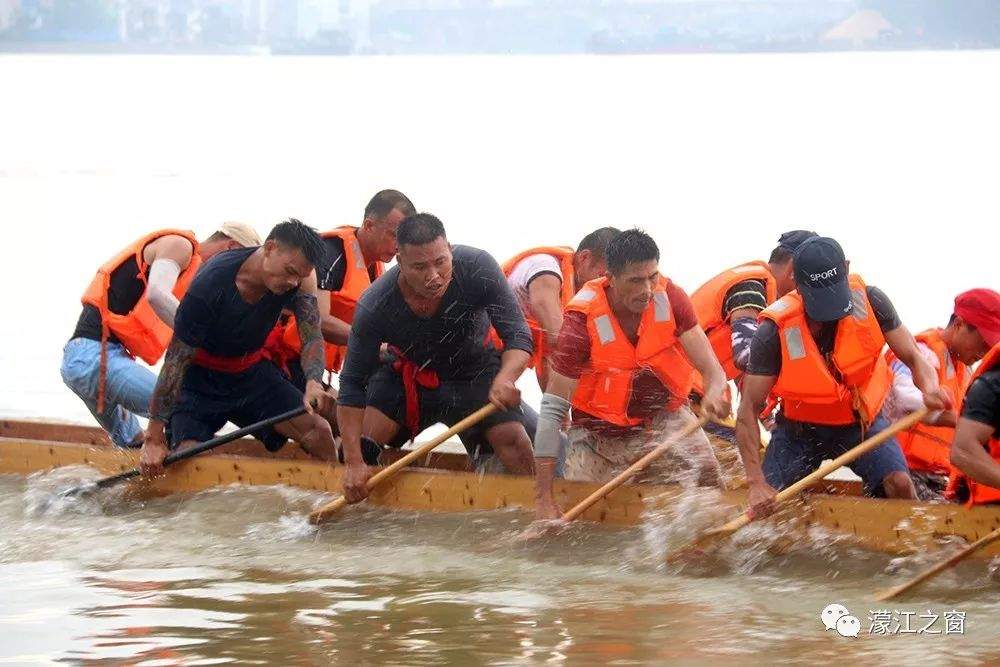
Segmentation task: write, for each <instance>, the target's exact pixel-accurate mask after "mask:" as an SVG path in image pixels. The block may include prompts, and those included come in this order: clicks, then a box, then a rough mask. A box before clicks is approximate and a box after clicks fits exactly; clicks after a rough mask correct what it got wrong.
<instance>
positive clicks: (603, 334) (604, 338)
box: [594, 315, 615, 345]
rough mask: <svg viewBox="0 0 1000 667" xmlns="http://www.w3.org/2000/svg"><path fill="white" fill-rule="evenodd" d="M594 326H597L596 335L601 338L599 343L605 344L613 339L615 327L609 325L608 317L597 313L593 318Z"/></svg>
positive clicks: (609, 319)
mask: <svg viewBox="0 0 1000 667" xmlns="http://www.w3.org/2000/svg"><path fill="white" fill-rule="evenodd" d="M594 326H595V327H597V336H598V338H600V339H601V345H607V344H608V343H611V342H613V341H614V340H615V328H614V327H613V326H612V325H611V318H610V317H608V316H607V315H599V316H598V317H596V318H594Z"/></svg>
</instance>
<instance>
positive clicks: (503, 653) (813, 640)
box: [0, 470, 1000, 664]
mask: <svg viewBox="0 0 1000 667" xmlns="http://www.w3.org/2000/svg"><path fill="white" fill-rule="evenodd" d="M78 477H79V471H78V470H72V471H60V472H56V473H50V474H48V475H35V476H33V477H31V478H30V479H28V480H25V479H23V478H18V477H12V476H3V477H0V521H2V525H3V532H2V535H0V590H3V591H4V595H3V596H2V597H0V637H2V640H0V659H2V660H4V661H6V662H9V663H15V664H21V663H24V664H27V663H33V662H38V663H45V662H48V661H52V660H63V661H70V662H87V663H92V662H95V661H102V660H103V661H112V662H113V661H117V660H127V661H129V662H131V663H139V664H176V663H178V662H180V663H185V664H215V663H222V662H228V661H240V662H244V661H260V662H279V661H280V662H288V663H290V664H317V663H323V662H329V661H335V662H337V663H339V664H356V663H363V662H380V663H386V664H442V663H445V662H451V663H458V664H513V663H522V662H526V661H527V662H536V663H543V662H545V663H552V662H563V661H565V662H569V663H571V664H581V663H595V664H596V663H611V664H639V663H650V662H663V661H674V660H676V661H681V662H685V663H689V664H695V663H700V662H703V661H704V660H713V661H718V662H721V663H725V664H746V663H749V662H757V661H759V660H760V659H761V656H762V655H763V656H766V657H767V659H768V660H769V661H771V662H775V663H783V662H792V661H797V660H803V659H804V660H807V661H810V662H814V663H816V664H818V663H819V662H821V661H822V662H828V661H831V660H834V659H836V660H838V661H843V660H848V659H854V658H861V657H862V656H864V657H865V658H866V659H871V658H872V657H873V656H877V657H878V658H879V659H885V660H890V661H892V662H894V663H895V662H902V661H908V660H917V659H919V660H921V661H924V660H926V659H928V658H929V659H932V660H934V661H941V662H948V663H950V664H977V663H980V662H981V661H986V662H990V661H991V658H993V659H995V658H996V657H997V656H998V655H1000V653H998V647H997V634H996V628H997V625H996V614H997V613H998V612H1000V604H998V603H997V602H996V591H997V588H996V586H997V584H996V583H995V582H992V581H991V580H990V579H989V578H988V576H987V568H986V566H985V565H984V564H983V563H973V564H970V565H967V566H965V567H963V568H961V569H960V571H959V572H958V573H957V574H948V575H946V576H944V577H942V578H941V579H940V580H939V581H938V582H936V583H934V584H933V585H931V586H930V587H928V588H927V589H926V590H925V591H924V592H923V593H922V594H921V595H919V596H917V597H913V598H910V599H908V600H906V601H905V602H898V603H896V604H895V609H898V610H910V611H913V612H916V613H923V612H924V611H925V610H933V611H936V612H937V613H938V614H942V613H943V612H944V611H950V610H952V609H956V610H961V611H965V612H966V613H967V620H966V628H965V634H962V635H958V634H951V635H944V634H941V635H907V636H902V635H899V636H894V637H873V636H869V635H867V634H866V633H867V628H868V620H867V615H868V610H869V609H877V608H879V607H878V606H877V605H876V604H875V603H874V602H873V601H872V591H873V589H874V588H876V587H881V586H882V585H885V584H887V583H889V582H890V581H896V580H897V579H896V578H894V577H895V576H902V575H890V574H887V572H889V571H894V570H895V569H896V566H898V565H899V564H898V563H891V562H890V561H889V560H888V559H887V558H885V557H883V556H877V555H873V554H867V553H864V552H860V551H858V550H856V549H854V548H852V547H851V545H850V543H849V542H846V541H844V540H843V539H840V538H838V539H834V538H832V537H831V536H825V535H820V534H815V535H813V541H812V542H810V543H809V544H808V545H805V544H803V545H799V547H800V548H799V549H796V550H795V551H794V552H793V553H790V554H784V555H772V554H770V553H768V552H767V550H766V549H765V548H764V547H763V546H762V545H765V544H770V543H773V542H774V539H775V538H776V537H777V536H778V535H777V529H774V528H759V529H755V531H756V532H748V533H747V534H745V535H742V536H740V540H739V548H729V549H727V550H726V551H725V552H723V553H722V554H720V556H719V557H718V558H717V559H716V560H717V561H718V562H715V563H713V564H712V565H711V566H705V565H700V566H696V567H692V566H685V567H683V568H681V569H680V570H679V571H678V570H671V571H667V570H665V568H664V567H663V566H662V565H661V556H662V554H663V553H664V551H665V548H666V547H667V546H668V544H674V545H676V540H674V539H673V536H674V533H676V531H677V529H678V524H677V523H671V522H678V521H679V522H680V524H685V523H686V522H688V519H685V517H684V516H680V517H678V516H677V515H676V514H674V513H669V514H664V515H663V516H654V517H652V518H651V519H650V521H649V522H648V523H647V524H646V525H645V526H644V527H643V528H636V529H630V530H613V529H608V528H597V527H594V526H587V525H583V524H581V525H579V526H575V527H573V528H572V529H571V530H568V531H567V532H566V533H563V534H561V535H557V536H550V537H547V538H545V539H544V540H542V541H541V542H539V543H535V544H527V545H525V544H520V543H517V542H515V541H514V540H513V537H514V536H515V535H516V533H517V531H518V530H520V529H521V528H523V527H524V526H525V525H526V522H527V519H526V517H525V515H522V514H521V513H518V512H488V513H482V514H463V515H426V514H414V513H406V512H391V511H387V510H383V509H376V508H366V509H362V508H354V509H352V510H351V511H349V512H348V513H347V514H346V515H345V516H344V517H342V518H341V519H340V520H339V521H337V522H335V523H332V524H329V525H327V526H324V527H323V528H322V529H318V530H317V529H313V528H312V527H310V526H309V525H308V524H307V522H306V519H305V517H306V514H307V513H308V511H309V509H310V508H311V507H312V506H313V505H315V504H316V503H317V502H318V501H319V500H320V499H321V496H319V495H317V494H313V493H306V492H302V491H298V490H294V489H288V488H280V487H268V488H236V487H230V488H224V489H219V490H214V491H208V492H203V493H199V494H196V495H177V496H171V497H167V498H159V499H150V500H145V501H143V500H138V499H135V498H127V497H125V496H123V494H122V493H121V492H120V491H111V492H109V493H108V494H106V495H105V496H102V497H92V498H90V499H86V500H83V501H78V502H74V503H69V504H62V505H58V504H49V503H47V502H46V501H47V500H48V499H49V498H50V497H51V493H52V492H53V491H54V490H56V489H59V488H63V487H64V486H65V485H66V484H67V483H68V481H69V480H71V479H76V478H78ZM711 500H712V499H711V497H710V496H705V497H704V498H703V501H702V502H703V504H704V505H705V508H703V512H702V514H703V516H702V517H701V518H702V519H705V518H706V517H708V516H709V515H711V514H712V511H711V509H710V507H709V506H710V504H711ZM684 514H685V515H687V514H688V513H687V512H684ZM923 564H925V560H923V559H910V561H909V562H904V563H902V571H903V572H912V571H913V570H914V569H916V568H917V567H918V566H919V565H923ZM834 601H836V602H840V603H842V604H845V605H846V606H847V607H848V608H849V609H851V610H852V611H853V612H854V613H855V614H856V615H858V616H859V617H860V618H862V619H863V621H864V623H865V628H864V632H863V634H862V636H861V637H860V638H858V639H845V638H842V637H840V636H838V635H836V634H835V633H833V632H831V631H824V629H823V626H822V624H821V622H820V620H819V613H820V611H821V610H822V608H823V607H825V606H826V605H827V604H829V603H830V602H834ZM913 619H914V623H916V616H914V617H913ZM916 627H917V625H914V628H916ZM937 627H938V629H939V630H942V629H943V628H944V624H943V621H942V622H939V623H938V624H937ZM147 661H154V662H147ZM155 661H163V662H155ZM928 664H930V663H928Z"/></svg>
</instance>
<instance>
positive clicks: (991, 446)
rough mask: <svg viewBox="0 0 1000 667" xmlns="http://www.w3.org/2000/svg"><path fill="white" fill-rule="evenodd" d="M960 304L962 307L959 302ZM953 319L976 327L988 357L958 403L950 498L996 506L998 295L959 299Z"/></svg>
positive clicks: (999, 470) (999, 465) (999, 457)
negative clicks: (959, 406)
mask: <svg viewBox="0 0 1000 667" xmlns="http://www.w3.org/2000/svg"><path fill="white" fill-rule="evenodd" d="M959 301H961V303H959ZM955 315H957V316H958V317H961V318H962V319H964V320H965V321H966V322H968V323H969V325H971V326H973V327H975V329H976V332H977V334H978V335H979V336H980V337H981V338H982V340H983V343H985V344H986V345H987V346H989V352H987V353H986V355H985V356H984V357H983V359H982V361H980V362H979V366H978V367H977V368H976V372H975V373H974V374H973V376H972V379H971V380H970V382H969V388H968V390H967V391H966V393H965V400H964V401H963V402H962V412H961V413H960V416H959V418H958V426H957V427H956V429H955V438H954V441H953V442H952V445H951V463H952V464H953V465H954V466H955V467H954V468H953V469H952V477H951V479H950V480H949V484H948V491H949V493H948V495H949V497H951V498H953V499H955V500H960V501H964V502H967V503H968V504H970V505H986V504H991V503H998V502H1000V294H997V293H996V292H994V291H993V290H988V289H976V290H971V291H969V292H966V293H965V294H963V295H960V297H959V299H958V300H956V302H955Z"/></svg>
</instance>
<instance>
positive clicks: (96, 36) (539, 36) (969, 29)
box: [0, 0, 1000, 55]
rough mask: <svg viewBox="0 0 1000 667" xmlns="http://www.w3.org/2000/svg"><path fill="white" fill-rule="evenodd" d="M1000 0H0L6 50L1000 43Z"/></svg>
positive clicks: (736, 48) (665, 48) (522, 49)
mask: <svg viewBox="0 0 1000 667" xmlns="http://www.w3.org/2000/svg"><path fill="white" fill-rule="evenodd" d="M998 46H1000V1H998V0H957V1H956V0H0V51H20V52H25V51H27V52H97V53H109V52H111V53H114V52H125V53H229V54H260V55H268V54H275V55H278V54H345V55H346V54H379V55H396V54H473V53H488V54H545V53H553V54H556V53H565V54H580V53H600V54H613V53H671V52H685V53H692V52H724V53H727V52H728V53H738V52H767V51H778V52H795V51H840V50H897V49H899V50H914V49H992V48H997V47H998Z"/></svg>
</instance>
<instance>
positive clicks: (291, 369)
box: [282, 357, 306, 393]
mask: <svg viewBox="0 0 1000 667" xmlns="http://www.w3.org/2000/svg"><path fill="white" fill-rule="evenodd" d="M287 367H288V375H287V376H286V377H287V378H288V381H289V382H291V383H292V386H293V387H295V388H296V389H298V390H299V391H301V392H302V393H305V391H306V374H305V373H304V372H303V371H302V363H301V362H300V360H299V358H298V357H296V358H295V359H292V360H290V361H289V362H288V364H287ZM282 375H284V373H282Z"/></svg>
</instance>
